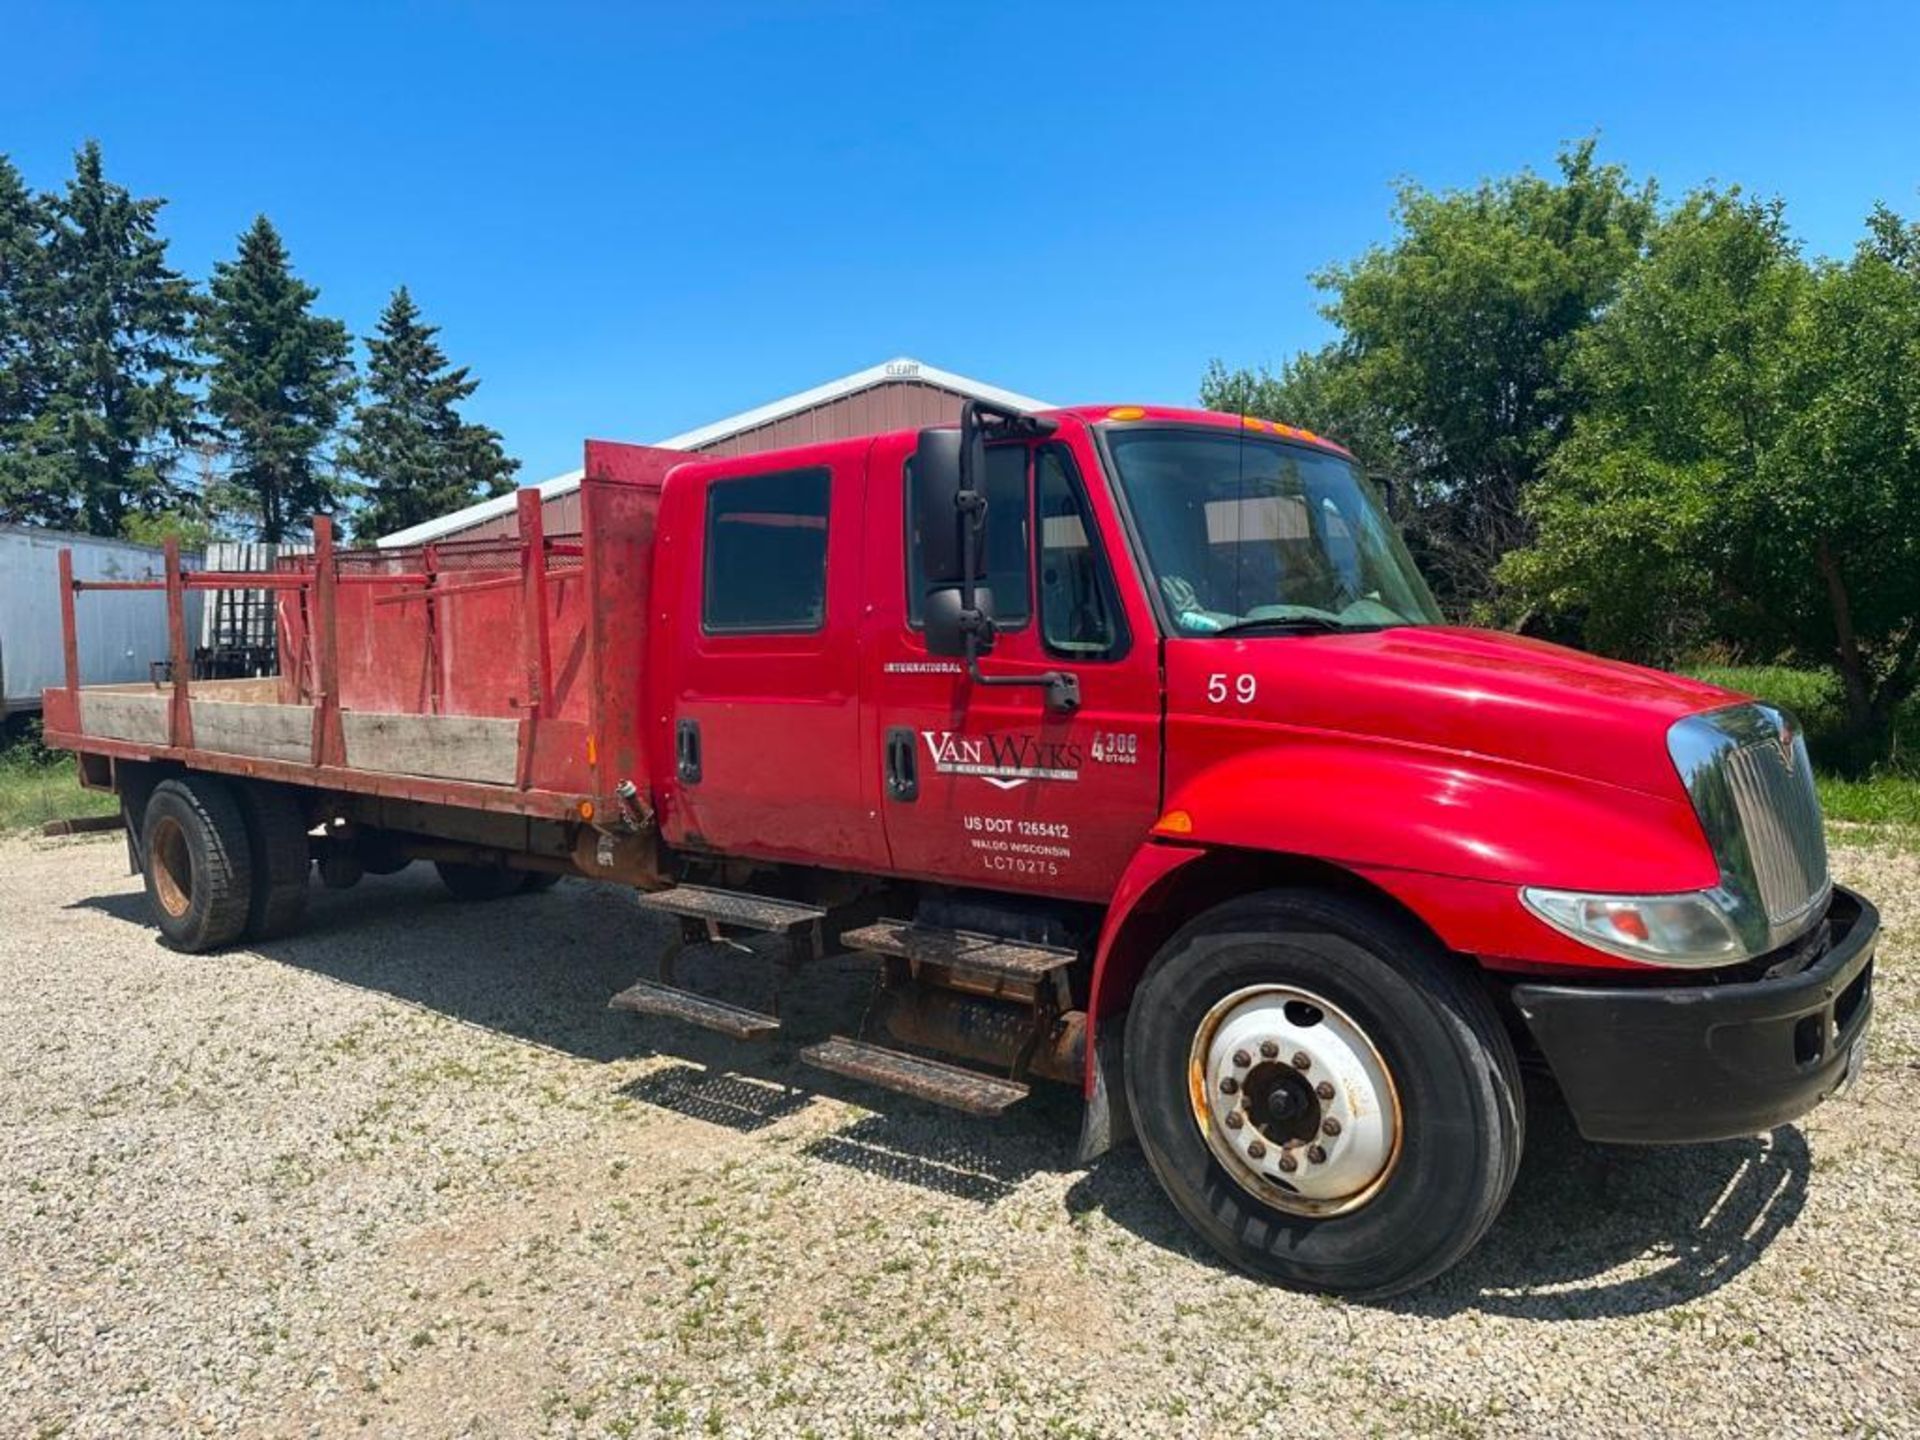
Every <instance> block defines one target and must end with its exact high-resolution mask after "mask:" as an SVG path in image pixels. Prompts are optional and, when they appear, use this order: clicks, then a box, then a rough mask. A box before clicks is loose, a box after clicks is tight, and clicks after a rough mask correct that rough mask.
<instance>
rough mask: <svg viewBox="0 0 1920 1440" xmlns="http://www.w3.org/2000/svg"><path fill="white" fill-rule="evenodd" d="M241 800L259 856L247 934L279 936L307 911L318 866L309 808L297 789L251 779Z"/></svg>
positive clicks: (288, 931) (253, 849) (259, 937)
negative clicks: (309, 828) (296, 794)
mask: <svg viewBox="0 0 1920 1440" xmlns="http://www.w3.org/2000/svg"><path fill="white" fill-rule="evenodd" d="M240 802H241V809H242V811H243V812H244V814H245V816H246V822H247V842H248V853H249V855H250V856H251V858H252V861H253V898H252V900H251V902H250V903H249V905H248V907H247V932H246V933H247V938H248V939H249V940H274V939H277V938H279V937H280V936H282V935H289V934H291V933H292V932H293V931H295V930H297V929H298V928H299V927H300V922H301V920H303V919H304V918H305V917H306V913H307V881H308V878H309V877H310V875H311V874H312V871H313V852H312V848H311V846H310V845H309V843H308V839H307V814H306V811H305V810H303V809H302V808H301V806H300V802H299V801H298V800H297V799H296V798H295V797H294V795H293V794H291V793H290V792H289V791H286V790H283V789H282V788H280V787H279V786H278V785H268V784H262V783H256V784H253V785H249V786H247V787H246V789H245V790H243V791H242V792H241V795H240Z"/></svg>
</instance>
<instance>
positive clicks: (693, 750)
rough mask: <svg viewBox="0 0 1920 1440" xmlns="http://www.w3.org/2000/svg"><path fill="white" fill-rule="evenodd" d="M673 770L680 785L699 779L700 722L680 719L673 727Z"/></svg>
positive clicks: (695, 781)
mask: <svg viewBox="0 0 1920 1440" xmlns="http://www.w3.org/2000/svg"><path fill="white" fill-rule="evenodd" d="M673 758H674V771H675V773H676V774H678V775H679V777H680V783H681V784H682V785H694V784H698V783H699V780H700V722H699V721H698V720H681V721H679V722H677V723H676V724H675V725H674V727H673Z"/></svg>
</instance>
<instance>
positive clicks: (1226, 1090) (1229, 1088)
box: [1220, 1075, 1240, 1095]
mask: <svg viewBox="0 0 1920 1440" xmlns="http://www.w3.org/2000/svg"><path fill="white" fill-rule="evenodd" d="M1239 1088H1240V1082H1239V1081H1238V1080H1236V1079H1234V1078H1233V1076H1231V1075H1229V1076H1227V1078H1226V1079H1224V1080H1222V1081H1221V1082H1220V1093H1221V1094H1222V1095H1231V1094H1233V1093H1234V1092H1235V1091H1236V1090H1238V1089H1239Z"/></svg>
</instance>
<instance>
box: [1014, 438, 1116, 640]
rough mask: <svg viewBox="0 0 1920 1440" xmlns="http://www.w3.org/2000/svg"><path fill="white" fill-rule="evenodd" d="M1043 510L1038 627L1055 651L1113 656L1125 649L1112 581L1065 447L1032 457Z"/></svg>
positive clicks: (1043, 450)
mask: <svg viewBox="0 0 1920 1440" xmlns="http://www.w3.org/2000/svg"><path fill="white" fill-rule="evenodd" d="M1034 471H1035V477H1036V478H1035V489H1036V491H1037V493H1038V499H1039V505H1038V509H1039V513H1040V629H1041V634H1042V637H1043V638H1044V639H1045V641H1046V646H1047V649H1048V650H1049V651H1051V652H1052V653H1053V654H1056V655H1060V656H1065V657H1068V658H1073V659H1081V660H1111V659H1115V658H1117V657H1118V656H1120V655H1121V654H1123V653H1125V651H1126V648H1127V647H1126V635H1125V632H1124V630H1123V628H1122V623H1121V620H1120V607H1119V605H1118V603H1117V602H1116V599H1115V596H1114V592H1113V584H1112V582H1111V580H1109V578H1108V576H1107V569H1106V565H1105V564H1104V563H1103V561H1102V559H1101V554H1100V544H1099V534H1100V532H1099V529H1098V527H1097V526H1096V525H1095V523H1094V519H1093V515H1092V513H1091V512H1090V511H1089V510H1088V508H1087V500H1086V495H1085V493H1084V492H1083V491H1082V490H1081V487H1080V479H1079V477H1078V476H1077V475H1076V474H1075V473H1074V469H1073V461H1072V460H1071V459H1070V458H1069V456H1068V454H1067V451H1066V448H1065V447H1064V446H1060V445H1047V446H1043V447H1042V448H1041V449H1039V450H1038V451H1036V452H1035V455H1034Z"/></svg>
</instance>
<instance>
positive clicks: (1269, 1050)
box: [1260, 1040, 1280, 1060]
mask: <svg viewBox="0 0 1920 1440" xmlns="http://www.w3.org/2000/svg"><path fill="white" fill-rule="evenodd" d="M1260 1053H1261V1054H1262V1055H1264V1056H1265V1057H1266V1058H1267V1059H1269V1060H1271V1059H1273V1057H1274V1056H1276V1055H1278V1054H1279V1053H1280V1045H1279V1042H1278V1041H1274V1040H1262V1041H1261V1042H1260Z"/></svg>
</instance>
